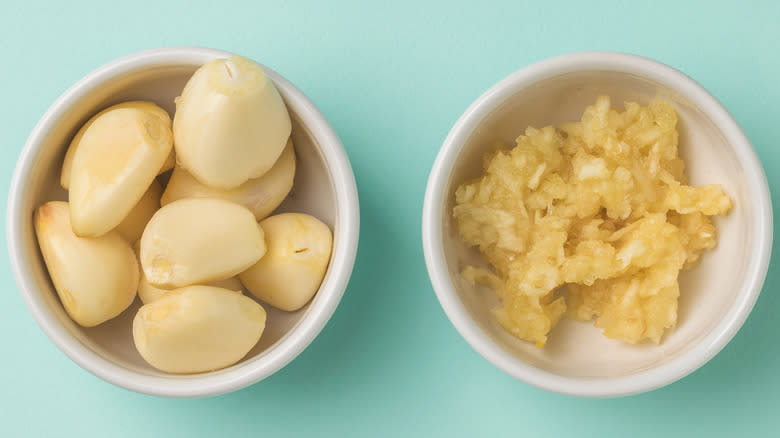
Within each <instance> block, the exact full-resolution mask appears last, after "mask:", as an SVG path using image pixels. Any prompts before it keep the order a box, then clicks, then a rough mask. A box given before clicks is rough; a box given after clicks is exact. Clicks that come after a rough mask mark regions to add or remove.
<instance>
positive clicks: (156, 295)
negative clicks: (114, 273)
mask: <svg viewBox="0 0 780 438" xmlns="http://www.w3.org/2000/svg"><path fill="white" fill-rule="evenodd" d="M133 251H134V252H135V255H136V258H138V260H139V265H138V266H139V271H140V279H139V281H138V298H140V299H141V302H142V303H143V304H149V303H151V302H154V301H157V300H159V299H160V298H162V297H164V296H165V295H167V294H169V293H171V292H173V291H175V290H176V289H173V290H171V289H160V288H158V287H154V286H152V284H151V283H149V280H147V279H146V275H144V270H143V269H140V259H141V255H140V254H141V242H136V243H135V245H133ZM204 286H214V287H221V288H222V289H227V290H232V291H235V292H236V293H240V294H243V293H244V292H243V289H244V285H242V284H241V280H239V279H238V277H237V276H234V277H230V278H226V279H224V280H217V281H212V282H210V283H207V284H205V285H204Z"/></svg>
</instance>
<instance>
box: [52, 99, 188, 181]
mask: <svg viewBox="0 0 780 438" xmlns="http://www.w3.org/2000/svg"><path fill="white" fill-rule="evenodd" d="M120 108H135V109H139V110H142V111H146V112H148V113H150V114H153V115H155V116H157V117H159V118H160V120H161V121H162V122H163V123H164V124H165V126H167V127H168V128H169V129H170V128H171V116H169V115H168V112H167V111H165V110H164V109H162V108H160V107H159V106H157V105H156V104H154V103H153V102H147V101H143V100H134V101H130V102H122V103H120V104H117V105H114V106H110V107H108V108H106V109H104V110H103V111H100V112H99V113H97V114H95V115H94V116H92V118H90V119H89V120H87V122H86V123H84V124H83V125H81V128H79V130H78V132H76V135H75V136H73V140H71V142H70V146H68V151H67V152H66V153H65V160H64V161H63V162H62V173H60V185H61V186H62V188H63V189H65V190H68V188H69V187H70V174H71V168H72V166H73V157H74V156H75V155H76V150H77V149H78V145H79V142H80V141H81V137H82V136H84V132H85V131H86V130H87V128H89V127H90V126H92V123H93V122H94V121H95V119H97V118H98V117H100V116H102V115H103V114H105V113H107V112H109V111H111V110H115V109H120ZM174 164H176V156H175V154H174V152H173V149H171V152H170V154H168V158H167V159H166V160H165V164H163V166H162V168H160V170H159V173H163V172H165V171H167V170H170V169H172V168H173V165H174Z"/></svg>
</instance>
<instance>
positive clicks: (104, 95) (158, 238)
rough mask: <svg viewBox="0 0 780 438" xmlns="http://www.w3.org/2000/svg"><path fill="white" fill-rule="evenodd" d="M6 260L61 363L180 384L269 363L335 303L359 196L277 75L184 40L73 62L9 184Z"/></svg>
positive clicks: (293, 349)
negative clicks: (72, 73) (80, 68)
mask: <svg viewBox="0 0 780 438" xmlns="http://www.w3.org/2000/svg"><path fill="white" fill-rule="evenodd" d="M7 224H8V228H7V237H8V239H7V240H8V247H9V254H10V259H11V265H12V268H13V271H14V275H15V277H16V280H17V284H18V286H19V290H20V293H21V295H22V297H23V298H24V301H25V304H26V305H27V308H28V309H29V310H30V313H31V314H32V316H33V317H34V318H35V320H36V322H38V324H39V325H40V327H41V328H42V330H43V331H44V332H45V333H46V335H48V336H49V338H50V339H51V340H52V341H53V342H54V344H55V345H56V346H57V347H59V348H60V349H61V350H62V351H63V352H64V353H65V354H66V355H68V356H69V357H70V358H71V359H73V361H74V362H76V363H77V364H78V365H80V366H82V367H83V368H84V369H86V370H88V371H90V372H92V373H93V374H95V375H96V376H98V377H100V378H103V379H104V380H106V381H108V382H110V383H113V384H116V385H118V386H121V387H124V388H127V389H130V390H133V391H137V392H141V393H147V394H152V395H160V396H169V397H198V396H208V395H214V394H220V393H225V392H229V391H233V390H237V389H240V388H243V387H246V386H248V385H251V384H253V383H255V382H258V381H260V380H262V379H264V378H265V377H268V376H270V375H271V374H273V373H274V372H276V371H278V370H279V369H281V368H282V367H284V366H285V365H287V364H288V363H289V362H290V361H291V360H293V359H294V358H295V357H296V356H297V355H298V354H300V353H301V352H302V351H303V350H304V349H305V348H306V347H307V346H308V345H309V344H310V343H311V342H312V341H313V340H314V338H315V337H316V336H317V335H318V334H319V332H320V331H321V330H322V328H323V327H324V325H325V324H326V323H327V321H328V319H329V318H330V316H331V315H332V314H333V312H334V311H335V309H336V307H337V306H338V304H339V302H340V300H341V297H342V295H343V293H344V290H345V288H346V285H347V282H348V280H349V276H350V274H351V271H352V266H353V263H354V260H355V255H356V253H357V239H358V232H359V209H358V200H357V190H356V186H355V180H354V176H353V173H352V170H351V167H350V164H349V160H348V158H347V156H346V153H345V152H344V149H343V146H342V145H341V142H340V141H339V139H338V136H337V135H336V134H335V132H334V131H333V130H332V128H331V127H330V125H329V124H328V122H327V120H326V119H325V118H324V117H323V115H322V114H321V113H320V112H319V111H318V110H317V108H316V107H315V106H314V105H313V104H312V103H311V102H310V101H309V100H308V99H307V98H306V97H305V96H304V95H303V93H301V92H300V91H299V90H298V89H297V88H296V87H295V86H294V85H292V84H291V83H290V82H288V81H287V80H285V79H284V78H283V77H282V76H281V75H279V74H278V73H276V72H274V71H273V70H271V69H270V68H268V67H265V66H264V65H262V64H259V63H257V62H255V61H253V60H250V59H248V58H245V57H242V56H239V55H235V54H231V53H228V52H223V51H219V50H212V49H206V48H198V47H171V48H162V49H153V50H148V51H143V52H138V53H134V54H131V55H128V56H126V57H123V58H120V59H118V60H115V61H113V62H111V63H109V64H107V65H105V66H103V67H101V68H99V69H97V70H95V71H94V72H92V73H90V74H89V75H87V76H85V77H84V78H83V79H81V80H80V81H79V82H77V83H76V84H75V85H73V86H72V87H71V88H70V89H69V90H67V91H66V92H65V93H64V94H63V95H62V96H61V97H60V98H59V99H58V100H57V101H55V102H54V104H52V106H51V107H50V108H49V110H48V111H47V112H46V113H45V114H44V115H43V117H42V118H41V120H40V122H39V123H38V124H37V125H36V127H35V128H34V129H33V131H32V133H31V134H30V137H29V139H28V141H27V143H26V144H25V146H24V148H23V150H22V152H21V155H20V158H19V161H18V163H17V166H16V170H15V172H14V176H13V180H12V182H11V189H10V193H9V199H8V211H7Z"/></svg>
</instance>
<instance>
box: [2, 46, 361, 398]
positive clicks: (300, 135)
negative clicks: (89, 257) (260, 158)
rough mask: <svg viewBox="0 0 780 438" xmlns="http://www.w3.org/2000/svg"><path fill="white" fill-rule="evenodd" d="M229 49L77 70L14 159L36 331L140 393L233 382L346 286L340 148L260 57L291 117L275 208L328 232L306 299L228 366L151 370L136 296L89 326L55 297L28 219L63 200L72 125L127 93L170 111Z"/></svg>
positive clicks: (16, 226) (202, 392)
mask: <svg viewBox="0 0 780 438" xmlns="http://www.w3.org/2000/svg"><path fill="white" fill-rule="evenodd" d="M227 56H230V54H229V53H226V52H222V51H218V50H211V49H205V48H196V47H172V48H162V49H155V50H149V51H144V52H138V53H135V54H132V55H129V56H126V57H123V58H120V59H118V60H116V61H113V62H111V63H109V64H107V65H105V66H103V67H100V68H99V69H97V70H95V71H94V72H92V73H90V74H88V75H87V76H86V77H84V78H83V79H81V80H80V81H79V82H77V83H76V84H75V85H73V86H72V87H71V88H70V89H69V90H67V91H66V92H65V93H64V94H63V95H62V96H61V97H60V98H59V99H57V101H56V102H54V104H53V105H52V106H51V107H50V108H49V110H48V111H47V112H46V113H45V114H44V115H43V117H42V118H41V120H40V121H39V122H38V124H37V125H36V126H35V128H34V129H33V131H32V133H31V134H30V137H29V139H28V140H27V143H26V144H25V146H24V149H23V150H22V153H21V156H20V158H19V161H18V163H17V165H16V170H15V172H14V176H13V180H12V182H11V189H10V193H9V196H8V217H7V239H8V251H9V255H10V259H11V264H12V267H13V272H14V276H15V277H16V281H17V284H18V286H19V290H20V292H21V294H22V297H23V298H24V301H25V303H26V304H27V307H28V308H29V310H30V313H32V315H33V317H34V318H35V320H36V321H37V322H38V324H39V325H40V326H41V328H42V329H43V331H44V332H45V333H46V334H47V335H48V336H49V338H51V340H52V341H53V342H54V343H55V344H56V345H57V347H59V348H60V349H61V350H62V351H63V352H64V353H65V354H67V355H68V356H69V357H70V358H71V359H73V361H75V362H76V363H77V364H79V365H80V366H82V367H83V368H85V369H86V370H88V371H90V372H91V373H93V374H95V375H96V376H98V377H101V378H103V379H105V380H106V381H108V382H111V383H114V384H116V385H119V386H121V387H124V388H127V389H130V390H133V391H138V392H142V393H147V394H153V395H161V396H171V397H197V396H206V395H213V394H220V393H225V392H229V391H233V390H236V389H239V388H242V387H245V386H248V385H251V384H252V383H255V382H257V381H259V380H261V379H263V378H265V377H267V376H269V375H271V374H272V373H274V372H275V371H277V370H279V369H281V368H282V367H284V366H285V365H286V364H287V363H289V362H290V361H291V360H293V358H295V357H296V356H297V355H298V354H299V353H300V352H301V351H303V349H304V348H306V346H307V345H309V343H311V342H312V340H313V339H314V338H315V337H316V336H317V334H318V333H319V332H320V330H322V328H323V327H324V326H325V323H326V322H327V321H328V319H329V318H330V317H331V315H332V314H333V312H334V311H335V309H336V306H338V304H339V301H340V300H341V297H342V295H343V293H344V289H345V288H346V286H347V281H348V280H349V277H350V274H351V272H352V266H353V264H354V261H355V255H356V252H357V242H358V232H359V208H358V197H357V189H356V186H355V179H354V175H353V173H352V169H351V167H350V164H349V160H348V158H347V155H346V153H345V152H344V149H343V147H342V144H341V142H340V141H339V138H338V136H337V135H336V134H335V133H334V132H333V130H332V129H331V127H330V125H329V124H328V122H327V121H326V120H325V118H324V117H323V116H322V114H320V112H319V111H318V110H317V108H315V107H314V105H313V104H312V103H311V102H310V101H309V100H308V99H307V98H306V97H305V96H304V95H303V94H302V93H301V92H300V91H299V90H298V89H296V88H295V87H294V86H293V85H292V84H291V83H290V82H288V81H287V80H285V79H284V78H282V77H281V76H280V75H279V74H277V73H275V72H274V71H272V70H271V69H269V68H267V67H263V68H264V70H265V72H266V74H267V75H268V76H269V77H270V78H271V79H272V80H273V82H274V83H275V84H276V87H277V88H278V89H279V92H280V94H281V95H282V97H283V98H284V100H285V102H286V104H287V107H288V109H289V112H290V116H291V118H292V121H293V130H292V137H293V141H294V143H295V151H296V155H297V156H298V168H297V173H296V175H295V184H294V187H293V191H292V193H291V194H290V196H289V197H288V198H287V199H286V200H285V201H284V203H283V204H282V205H281V206H280V207H279V209H278V211H296V212H304V213H310V214H313V215H314V216H316V217H318V218H319V219H321V220H323V221H324V222H325V223H327V224H328V225H329V226H330V227H331V229H332V230H333V233H334V236H333V237H334V240H333V254H332V257H331V261H330V266H329V268H328V271H327V274H326V275H325V279H324V281H323V283H322V286H321V287H320V290H319V292H318V293H317V295H316V296H315V297H314V299H313V300H312V301H311V303H309V305H307V306H306V307H304V308H303V309H301V310H299V311H297V312H292V313H288V312H282V311H278V310H275V309H273V308H271V307H270V306H264V307H265V308H266V310H267V311H268V322H267V326H266V330H265V332H264V334H263V336H262V338H261V340H260V342H259V343H258V344H257V345H256V346H255V348H254V349H252V351H250V352H249V354H248V355H247V356H246V357H245V358H244V359H243V360H242V361H240V362H239V363H237V364H236V365H233V366H231V367H229V368H226V369H223V370H220V371H215V372H209V373H202V374H194V375H170V374H166V373H163V372H160V371H157V370H155V369H154V368H152V367H150V366H149V365H147V364H146V362H144V360H143V359H142V358H141V356H140V355H139V354H138V352H137V351H136V349H135V347H134V345H133V341H132V336H131V330H130V327H131V322H132V318H133V316H134V315H135V310H136V309H137V308H138V306H139V302H138V300H136V303H134V304H133V306H131V308H130V309H128V310H126V311H125V312H123V313H122V315H120V316H119V317H117V318H115V319H113V320H111V321H108V322H106V323H103V324H101V325H99V326H97V327H94V328H83V327H80V326H78V325H77V324H75V323H73V321H71V320H70V318H69V317H68V316H67V314H66V313H65V311H64V310H63V308H62V305H61V304H60V302H59V300H58V298H57V295H56V292H55V291H54V288H53V286H52V284H51V281H50V279H49V276H48V274H47V272H46V267H45V265H44V263H43V259H42V257H41V254H40V251H39V249H38V245H37V242H36V238H35V233H34V230H33V225H32V215H33V210H34V209H35V208H37V207H38V206H39V205H41V204H43V203H44V202H46V201H49V200H52V199H62V200H67V193H66V192H65V191H64V190H62V189H61V188H60V187H59V184H58V181H59V174H60V166H61V163H62V159H63V156H64V154H65V149H66V147H67V145H68V143H69V141H70V138H71V137H72V136H73V134H74V133H75V131H76V130H77V129H78V127H79V126H80V125H81V124H82V123H83V122H85V121H86V120H87V119H88V118H89V117H90V116H91V115H92V114H94V113H95V112H97V111H99V110H100V109H102V108H105V107H107V106H110V105H112V104H115V103H118V102H121V101H125V100H136V99H144V100H152V101H155V102H156V103H158V104H159V105H161V106H162V107H163V108H165V109H166V110H168V111H169V112H170V113H171V114H173V110H174V102H173V99H174V98H175V97H176V96H178V95H179V94H180V92H181V90H182V88H183V87H184V84H185V83H186V81H187V80H188V79H189V77H190V75H192V73H193V72H194V71H195V70H196V69H197V68H198V67H199V66H200V65H203V64H204V63H206V62H208V61H210V60H212V59H214V58H223V57H227Z"/></svg>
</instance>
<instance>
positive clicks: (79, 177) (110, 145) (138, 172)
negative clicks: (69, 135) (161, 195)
mask: <svg viewBox="0 0 780 438" xmlns="http://www.w3.org/2000/svg"><path fill="white" fill-rule="evenodd" d="M172 142H173V137H172V135H171V130H170V129H168V127H167V126H166V125H165V124H164V123H163V122H162V121H161V120H160V118H159V117H157V116H155V115H153V114H150V113H148V112H146V111H142V110H139V109H136V108H120V109H115V110H112V111H108V112H106V113H105V114H103V115H101V116H100V117H98V118H97V119H95V121H94V122H93V123H92V125H91V126H90V127H89V128H88V129H87V130H86V132H84V136H83V137H81V141H80V142H79V147H78V150H77V151H76V155H75V156H74V157H73V169H72V174H71V178H70V191H69V193H68V197H69V201H70V214H71V224H72V226H73V231H74V232H75V233H76V234H77V235H79V236H82V237H85V236H100V235H102V234H104V233H106V232H108V231H109V230H111V229H113V228H114V227H116V226H117V225H119V224H120V223H121V222H122V220H124V218H125V217H126V216H127V215H128V213H130V210H132V208H133V207H134V206H135V205H136V204H137V203H138V201H139V200H140V199H141V197H142V196H143V195H144V193H145V192H146V191H147V190H148V189H149V186H150V185H151V184H152V181H154V178H155V176H157V171H158V170H159V169H160V167H161V166H162V164H163V162H165V160H166V158H167V157H168V154H170V151H171V148H172V146H173V145H172Z"/></svg>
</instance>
